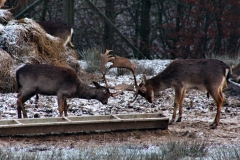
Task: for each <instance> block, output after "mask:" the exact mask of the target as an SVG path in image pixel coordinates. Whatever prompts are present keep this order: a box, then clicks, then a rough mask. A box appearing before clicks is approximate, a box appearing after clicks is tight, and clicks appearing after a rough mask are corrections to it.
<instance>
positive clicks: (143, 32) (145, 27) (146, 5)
mask: <svg viewBox="0 0 240 160" xmlns="http://www.w3.org/2000/svg"><path fill="white" fill-rule="evenodd" d="M150 9H151V1H150V0H141V15H140V16H141V17H140V18H141V26H140V38H141V39H140V41H141V42H140V51H141V52H142V53H143V55H144V56H145V57H146V58H147V59H152V57H151V55H150V38H149V37H150V27H151V24H150ZM142 58H144V57H142V56H141V55H139V59H142Z"/></svg>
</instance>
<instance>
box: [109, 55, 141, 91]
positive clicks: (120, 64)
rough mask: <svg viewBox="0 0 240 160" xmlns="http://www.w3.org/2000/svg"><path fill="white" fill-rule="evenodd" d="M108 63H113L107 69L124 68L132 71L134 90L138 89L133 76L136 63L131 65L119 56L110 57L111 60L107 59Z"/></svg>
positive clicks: (127, 60)
mask: <svg viewBox="0 0 240 160" xmlns="http://www.w3.org/2000/svg"><path fill="white" fill-rule="evenodd" d="M109 62H112V63H113V64H112V65H111V66H110V67H109V69H111V68H115V67H117V68H126V69H129V70H130V71H132V74H133V77H134V84H135V87H136V88H137V87H138V85H137V80H136V76H135V68H136V63H134V64H132V63H131V61H130V60H129V59H127V58H124V57H120V56H115V57H112V58H111V59H109Z"/></svg>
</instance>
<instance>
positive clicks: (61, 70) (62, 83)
mask: <svg viewBox="0 0 240 160" xmlns="http://www.w3.org/2000/svg"><path fill="white" fill-rule="evenodd" d="M16 80H17V85H18V88H19V89H20V91H19V93H18V96H17V98H18V100H17V110H18V118H21V117H22V115H21V111H22V112H23V117H24V118H25V117H27V113H26V111H25V108H24V102H26V101H27V100H28V99H30V98H31V97H32V96H34V95H37V94H41V95H56V96H57V99H58V109H59V113H60V116H62V115H63V112H64V115H65V116H67V103H66V98H82V99H96V100H98V101H100V102H101V103H102V104H107V103H108V98H109V97H110V96H111V93H110V92H109V89H108V88H106V87H103V86H101V85H99V84H98V83H97V82H93V84H94V85H95V87H91V86H88V85H87V84H85V83H83V82H82V81H81V80H80V79H79V77H78V75H77V73H76V72H75V71H74V70H73V69H71V68H65V67H57V66H52V65H47V64H27V65H25V66H23V67H21V68H20V69H18V70H17V72H16Z"/></svg>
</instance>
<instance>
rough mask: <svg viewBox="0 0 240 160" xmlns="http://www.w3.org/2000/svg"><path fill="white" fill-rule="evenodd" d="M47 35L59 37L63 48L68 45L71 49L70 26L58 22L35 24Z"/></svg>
mask: <svg viewBox="0 0 240 160" xmlns="http://www.w3.org/2000/svg"><path fill="white" fill-rule="evenodd" d="M37 23H38V24H39V25H40V26H41V27H42V28H43V29H44V30H45V31H46V32H47V33H48V34H50V35H52V36H54V37H59V38H60V39H61V40H62V41H63V46H64V47H65V46H66V45H67V44H69V45H70V46H71V47H74V45H73V44H72V42H71V39H72V35H73V28H72V27H71V25H69V24H67V23H64V22H58V21H39V22H37Z"/></svg>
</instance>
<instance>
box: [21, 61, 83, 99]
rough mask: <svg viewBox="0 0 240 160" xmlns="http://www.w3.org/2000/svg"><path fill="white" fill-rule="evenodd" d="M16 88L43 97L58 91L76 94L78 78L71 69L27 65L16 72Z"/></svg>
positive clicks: (44, 65) (45, 65)
mask: <svg viewBox="0 0 240 160" xmlns="http://www.w3.org/2000/svg"><path fill="white" fill-rule="evenodd" d="M16 79H17V83H18V88H22V89H23V90H33V89H35V91H36V92H37V93H39V94H43V95H56V93H57V92H58V91H59V90H68V91H67V92H69V94H70V93H71V94H73V93H74V92H76V88H77V84H78V83H79V78H78V76H77V74H76V72H75V71H74V70H73V69H71V68H65V67H57V66H52V65H47V64H27V65H25V66H23V67H22V68H20V69H18V70H17V72H16Z"/></svg>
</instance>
